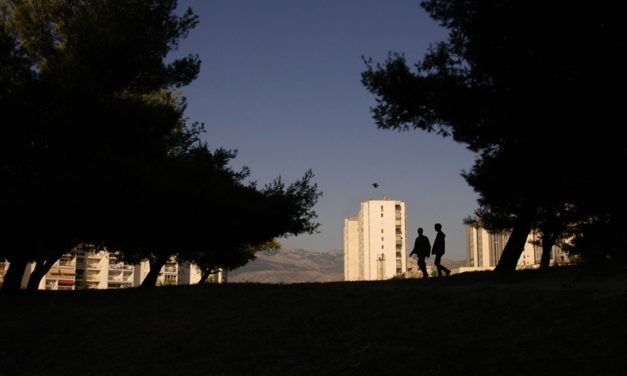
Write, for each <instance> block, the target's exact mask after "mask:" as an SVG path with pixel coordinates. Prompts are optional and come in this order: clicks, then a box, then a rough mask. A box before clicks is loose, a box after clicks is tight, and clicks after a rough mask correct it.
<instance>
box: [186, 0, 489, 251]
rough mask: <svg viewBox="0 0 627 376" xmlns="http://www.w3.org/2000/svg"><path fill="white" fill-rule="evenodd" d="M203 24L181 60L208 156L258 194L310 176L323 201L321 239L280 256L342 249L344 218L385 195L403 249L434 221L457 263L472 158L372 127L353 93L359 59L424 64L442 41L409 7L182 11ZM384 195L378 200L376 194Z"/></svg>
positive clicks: (340, 2) (275, 5)
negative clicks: (402, 206) (221, 154)
mask: <svg viewBox="0 0 627 376" xmlns="http://www.w3.org/2000/svg"><path fill="white" fill-rule="evenodd" d="M179 6H180V7H181V8H187V7H191V8H192V9H193V10H194V12H195V13H196V14H197V15H198V16H199V17H200V23H199V24H198V26H197V27H196V28H195V29H194V30H193V31H192V32H191V33H190V35H189V36H188V38H187V39H186V40H184V41H182V43H181V45H180V48H179V51H178V53H180V54H187V53H198V54H199V55H200V58H201V60H202V65H201V72H200V75H199V77H198V79H197V80H196V81H195V82H193V83H192V84H191V85H190V86H188V87H186V88H184V90H183V91H184V95H185V96H186V97H187V101H188V107H187V111H186V116H188V117H189V119H190V120H192V121H199V122H203V123H205V127H206V133H205V135H204V138H205V140H206V141H207V142H208V144H209V146H210V148H212V149H213V148H217V147H225V148H229V149H237V150H238V157H237V158H236V159H235V160H234V161H233V163H232V165H233V166H234V167H236V168H239V167H241V166H244V165H245V166H248V167H249V168H250V169H251V172H252V176H251V178H252V179H253V180H257V181H258V182H259V184H260V185H264V184H266V183H269V182H270V181H272V180H273V179H274V178H275V177H277V176H281V177H282V178H283V179H284V181H286V182H287V183H290V182H293V181H294V180H296V179H299V178H300V177H302V175H303V174H304V173H305V171H306V170H307V169H310V168H311V169H312V170H313V172H314V174H315V175H316V176H315V182H316V183H317V184H318V186H319V188H320V190H322V191H323V194H324V196H323V197H322V198H321V199H320V201H319V203H318V205H317V206H316V212H317V213H318V215H319V218H318V220H319V222H320V223H321V228H320V233H319V234H315V235H302V236H297V237H289V238H285V239H280V242H281V244H282V245H283V247H284V248H303V249H307V250H312V251H321V252H323V251H327V250H331V249H341V248H342V247H343V238H342V237H343V226H344V218H346V217H349V216H354V215H357V214H358V211H359V207H360V202H361V201H364V200H367V199H380V198H381V197H382V196H383V195H384V194H385V195H387V196H389V197H390V198H392V199H394V200H401V201H404V202H405V203H406V206H407V214H408V218H407V226H408V229H409V231H408V237H409V245H410V247H411V245H412V244H413V239H414V237H415V229H416V228H417V227H419V226H420V227H423V228H425V235H427V236H429V237H430V238H431V239H433V238H434V237H435V231H434V230H433V224H434V223H436V222H440V223H442V225H443V231H444V232H445V233H446V234H447V256H446V257H450V258H453V259H463V258H465V257H466V256H465V255H466V252H465V230H464V226H463V223H462V220H463V218H464V217H466V216H468V215H471V214H472V213H473V211H474V210H475V208H476V198H477V195H476V194H475V193H474V192H473V191H472V189H471V188H470V187H468V185H467V184H466V182H465V181H464V180H463V178H462V177H461V176H460V172H461V171H462V170H463V169H466V170H468V169H470V168H471V166H472V164H473V159H474V156H473V154H472V153H471V152H470V151H468V150H466V149H465V147H464V145H461V144H456V143H455V142H453V141H452V140H451V139H445V138H442V137H441V136H438V135H435V134H429V133H426V132H423V131H409V132H395V131H388V130H379V129H377V128H376V125H375V124H374V121H373V119H372V116H371V113H370V107H371V106H373V105H374V103H375V99H374V96H373V95H372V94H370V93H369V92H367V91H366V89H365V88H364V87H363V86H362V84H361V82H360V74H361V72H362V71H363V70H364V69H365V65H364V63H363V61H362V56H365V57H372V58H373V59H374V61H383V60H384V59H385V57H386V56H387V54H388V52H389V51H397V52H403V53H405V55H406V57H407V59H408V61H410V62H415V61H417V60H418V59H419V58H421V57H422V56H423V55H424V53H425V51H426V49H427V48H428V46H429V43H433V42H437V41H440V40H443V39H445V38H446V32H445V30H443V29H442V28H440V27H439V26H438V25H437V24H436V23H435V22H434V21H433V20H431V19H430V18H429V17H428V16H427V14H426V13H425V11H424V10H423V9H422V8H421V7H420V4H419V1H415V0H387V1H383V0H379V1H373V0H370V1H369V0H359V1H357V0H315V1H314V0H310V1H299V0H291V1H289V0H265V1H258V0H257V1H254V0H213V1H206V0H195V1H194V0H180V1H179ZM374 182H377V183H379V184H380V187H379V188H378V189H375V188H374V187H373V186H372V183H374Z"/></svg>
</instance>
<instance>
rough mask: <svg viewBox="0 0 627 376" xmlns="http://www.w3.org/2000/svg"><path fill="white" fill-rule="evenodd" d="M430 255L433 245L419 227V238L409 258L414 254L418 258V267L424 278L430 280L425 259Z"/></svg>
mask: <svg viewBox="0 0 627 376" xmlns="http://www.w3.org/2000/svg"><path fill="white" fill-rule="evenodd" d="M429 253H431V243H429V238H427V237H426V236H424V235H423V234H422V228H421V227H418V237H417V238H416V242H415V243H414V249H413V250H412V251H411V253H410V254H409V256H411V255H414V254H415V255H416V256H418V267H419V268H420V270H421V271H422V276H423V277H422V278H429V276H428V275H427V264H426V263H425V257H427V258H428V257H429Z"/></svg>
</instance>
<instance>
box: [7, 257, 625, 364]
mask: <svg viewBox="0 0 627 376" xmlns="http://www.w3.org/2000/svg"><path fill="white" fill-rule="evenodd" d="M0 307H1V308H0V336H1V337H0V338H1V339H0V375H140V374H141V375H402V374H421V375H444V374H446V375H462V374H464V375H466V374H481V375H531V374H532V375H549V374H550V375H554V374H570V375H573V374H581V375H596V374H598V375H601V374H603V375H611V374H615V375H619V374H624V372H625V370H626V369H627V356H626V355H625V354H627V345H626V343H627V340H626V338H627V325H625V317H626V315H625V313H626V312H627V276H626V274H625V270H624V269H622V270H614V271H612V273H610V275H601V274H600V272H599V271H598V270H592V271H590V270H585V271H582V270H580V269H575V268H560V269H557V270H554V271H551V272H550V273H545V274H542V273H537V272H524V273H518V274H516V275H515V276H514V277H512V278H509V279H508V280H500V279H498V278H494V276H493V275H490V274H478V273H475V274H466V275H458V276H452V277H450V278H447V279H440V280H436V279H433V280H429V281H426V282H423V281H420V280H400V281H386V282H379V283H375V282H368V283H328V284H295V285H261V284H232V285H212V286H204V287H197V286H191V287H162V288H157V289H154V290H152V291H142V290H137V289H129V290H122V291H75V292H66V293H61V292H40V293H37V294H28V293H25V294H17V295H12V296H0Z"/></svg>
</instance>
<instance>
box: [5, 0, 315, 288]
mask: <svg viewBox="0 0 627 376" xmlns="http://www.w3.org/2000/svg"><path fill="white" fill-rule="evenodd" d="M176 7H177V2H176V1H175V0H125V1H107V0H89V1H88V0H78V1H77V0H72V1H69V0H60V1H48V0H0V114H1V115H0V116H2V118H1V120H0V124H1V125H0V218H1V223H0V225H1V227H0V259H6V260H8V261H9V262H10V267H9V270H8V272H7V274H6V276H5V280H4V284H3V286H2V289H3V290H13V289H17V288H19V284H20V282H21V280H22V275H23V272H24V267H25V265H26V264H27V263H29V262H33V261H35V262H36V269H35V271H34V272H33V273H32V275H31V277H30V280H29V283H28V286H29V288H33V289H36V288H37V286H38V284H39V281H40V280H41V278H42V277H43V276H44V275H45V274H46V273H47V271H48V270H49V268H50V267H51V266H52V264H54V262H55V261H56V260H57V259H59V257H60V256H61V255H62V254H64V253H67V252H68V251H70V250H72V249H73V248H75V247H76V246H77V245H79V244H90V245H93V246H95V247H101V248H103V247H106V248H107V249H109V250H111V251H115V252H116V257H118V259H119V260H120V261H125V262H129V263H133V262H138V261H140V260H145V259H148V260H149V261H150V273H149V275H148V276H147V277H146V279H145V281H144V282H143V285H142V286H154V285H155V283H156V279H157V276H158V273H159V270H160V269H161V267H162V266H163V265H164V264H165V262H166V261H167V260H168V259H169V258H170V257H171V256H176V258H177V259H178V260H179V261H191V262H193V263H195V264H196V265H198V266H199V267H200V268H201V270H202V272H203V276H205V277H206V276H207V275H208V274H209V273H211V272H212V271H214V270H216V269H217V268H227V269H232V268H235V267H238V266H241V265H243V264H245V263H246V262H248V261H249V260H251V259H253V258H254V253H255V252H256V250H258V249H262V248H264V247H272V246H276V243H273V240H274V239H275V238H277V237H280V236H284V235H295V234H300V233H312V232H314V231H316V229H317V227H318V224H317V223H316V222H315V219H316V213H315V211H314V210H313V207H314V205H315V204H316V202H317V200H318V198H319V197H320V195H321V193H320V192H319V191H318V188H317V186H316V184H315V183H314V182H313V181H312V178H313V174H312V172H311V171H307V172H306V173H305V174H304V176H303V178H302V179H300V180H298V181H296V182H294V183H291V184H286V183H284V182H283V181H282V180H281V179H280V178H276V179H275V180H274V181H273V182H272V183H270V184H268V185H265V186H263V187H260V186H258V185H257V184H256V183H255V182H248V181H247V178H248V176H249V171H248V169H247V168H243V169H241V170H237V171H236V170H233V169H232V168H231V167H230V166H229V163H230V161H231V160H232V159H233V158H235V156H236V153H235V151H232V150H225V149H221V148H218V149H216V150H213V151H212V150H210V149H209V147H208V146H207V144H206V143H205V142H202V141H201V139H200V135H201V133H202V131H203V126H202V124H199V123H190V122H189V121H188V119H187V118H186V117H185V116H184V110H185V107H186V102H185V98H184V97H183V96H182V95H181V93H180V91H179V88H180V87H182V86H185V85H187V84H189V83H190V82H191V81H193V80H194V79H195V78H196V77H197V75H198V73H199V70H200V59H199V57H198V56H197V55H193V54H190V55H188V56H185V57H182V58H178V59H174V60H172V59H170V60H168V59H166V57H167V56H168V54H169V53H170V52H172V51H174V50H176V49H177V48H178V44H179V42H180V40H181V39H183V38H185V37H186V36H187V35H188V33H189V32H190V30H192V29H193V28H194V26H195V25H196V24H197V23H198V17H197V16H196V15H194V13H193V12H192V10H191V9H188V10H187V11H185V12H184V13H183V14H182V15H177V14H175V11H176Z"/></svg>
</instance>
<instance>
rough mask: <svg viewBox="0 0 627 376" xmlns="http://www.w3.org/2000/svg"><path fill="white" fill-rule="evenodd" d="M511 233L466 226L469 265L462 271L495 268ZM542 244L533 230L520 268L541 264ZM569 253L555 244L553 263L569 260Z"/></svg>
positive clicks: (521, 259)
mask: <svg viewBox="0 0 627 376" xmlns="http://www.w3.org/2000/svg"><path fill="white" fill-rule="evenodd" d="M509 235H510V234H509V233H507V232H504V233H499V234H491V233H489V232H488V231H487V230H486V229H484V228H481V227H475V226H466V256H467V262H468V265H467V267H466V268H461V270H460V271H467V270H481V269H493V268H494V267H496V265H497V264H498V262H499V260H500V259H501V254H502V253H503V249H504V248H505V245H506V244H507V241H508V240H509ZM541 258H542V246H541V242H540V238H539V235H538V234H537V233H536V232H534V231H532V232H531V233H530V234H529V236H528V237H527V242H526V243H525V248H524V250H523V253H522V254H521V255H520V258H519V259H518V265H517V267H518V268H528V267H536V266H538V265H540V259H541ZM568 261H569V260H568V256H567V254H566V253H565V252H564V251H563V250H562V249H561V248H560V247H558V246H553V250H552V252H551V263H555V262H558V263H565V262H568Z"/></svg>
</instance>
